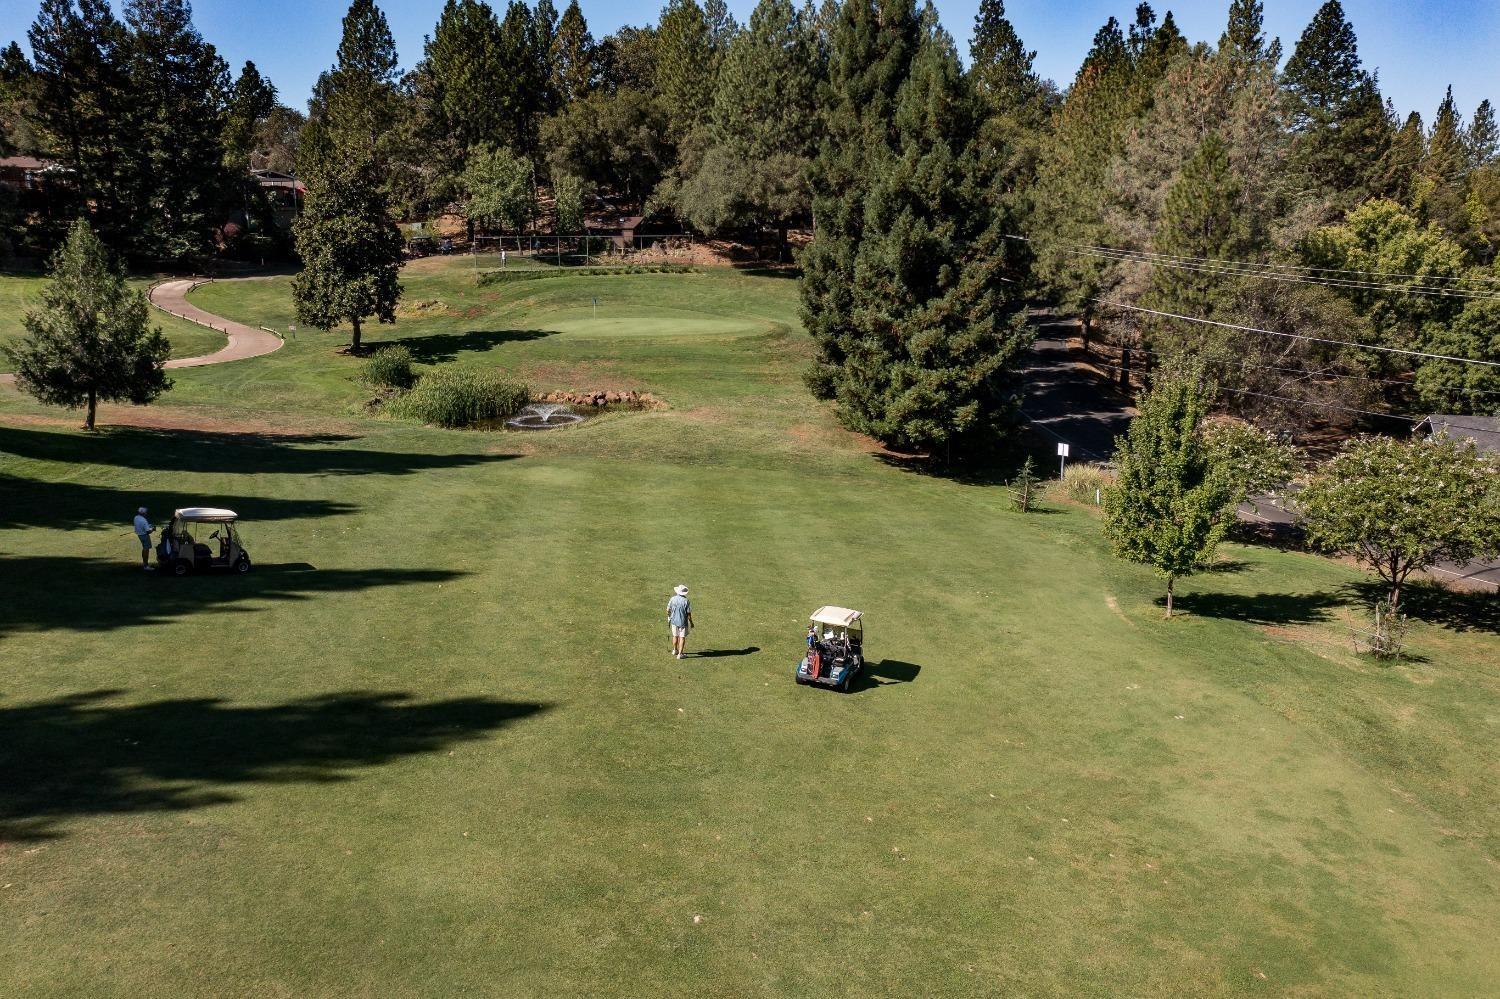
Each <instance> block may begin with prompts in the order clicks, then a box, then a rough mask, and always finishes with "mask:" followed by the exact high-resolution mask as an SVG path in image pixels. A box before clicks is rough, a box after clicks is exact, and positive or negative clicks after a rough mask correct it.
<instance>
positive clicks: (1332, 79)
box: [1282, 0, 1392, 208]
mask: <svg viewBox="0 0 1500 999" xmlns="http://www.w3.org/2000/svg"><path fill="white" fill-rule="evenodd" d="M1282 86H1283V88H1284V91H1285V93H1286V100H1287V111H1288V116H1289V120H1290V126H1291V129H1292V132H1293V133H1294V134H1295V135H1296V137H1297V141H1296V143H1295V144H1294V146H1293V161H1294V164H1293V165H1294V166H1295V167H1296V168H1297V169H1298V170H1299V171H1300V173H1301V175H1302V176H1303V177H1304V178H1306V179H1307V183H1308V184H1310V185H1311V186H1314V187H1319V188H1323V189H1326V190H1328V191H1331V192H1332V193H1333V194H1334V195H1335V196H1338V197H1340V198H1341V199H1342V205H1343V207H1345V208H1348V207H1353V205H1355V204H1358V203H1359V202H1360V201H1363V200H1364V199H1365V198H1366V197H1368V196H1369V194H1370V189H1371V187H1372V175H1373V174H1374V173H1375V171H1376V170H1377V168H1378V164H1379V162H1380V159H1381V157H1382V156H1383V155H1384V154H1385V151H1386V149H1387V148H1388V147H1389V144H1390V141H1391V137H1392V135H1391V128H1390V125H1389V122H1388V121H1387V118H1386V114H1385V105H1384V103H1383V102H1382V101H1381V99H1380V89H1379V87H1378V86H1377V85H1376V82H1375V80H1374V79H1373V78H1372V77H1371V76H1370V75H1369V74H1368V73H1366V72H1365V71H1364V70H1363V69H1362V68H1361V66H1360V60H1359V46H1358V43H1357V41H1356V39H1355V35H1354V26H1353V25H1352V24H1350V23H1349V21H1348V19H1347V18H1345V17H1344V8H1343V5H1342V4H1340V3H1339V0H1327V2H1326V3H1324V4H1323V6H1322V7H1320V8H1318V12H1317V13H1316V14H1315V15H1314V16H1313V19H1312V21H1311V22H1310V23H1309V24H1308V26H1307V28H1306V30H1304V31H1303V32H1302V37H1301V38H1300V39H1298V41H1297V47H1296V49H1294V50H1293V52H1292V57H1291V59H1289V60H1288V61H1287V64H1286V70H1285V71H1284V72H1283V74H1282Z"/></svg>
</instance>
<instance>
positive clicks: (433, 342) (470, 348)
mask: <svg viewBox="0 0 1500 999" xmlns="http://www.w3.org/2000/svg"><path fill="white" fill-rule="evenodd" d="M556 335H557V331H556V330H469V331H468V332H465V333H429V334H426V335H425V336H423V335H413V336H405V337H401V338H399V339H396V340H387V341H383V342H381V343H379V344H376V345H375V346H376V347H386V346H394V345H397V344H399V345H400V346H402V347H405V348H406V349H407V350H409V351H411V356H412V360H414V361H420V362H421V363H423V364H438V363H441V362H443V361H452V360H456V359H457V358H458V355H459V354H476V353H483V352H485V351H489V350H494V349H495V348H496V347H499V346H501V345H503V344H507V343H525V342H527V341H529V340H542V339H545V338H546V337H549V336H556Z"/></svg>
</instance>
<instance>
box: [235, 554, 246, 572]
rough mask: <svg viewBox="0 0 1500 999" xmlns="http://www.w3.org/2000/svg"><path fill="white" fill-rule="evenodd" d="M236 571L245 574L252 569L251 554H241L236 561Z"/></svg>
mask: <svg viewBox="0 0 1500 999" xmlns="http://www.w3.org/2000/svg"><path fill="white" fill-rule="evenodd" d="M234 571H235V572H237V573H239V574H240V575H241V576H243V575H244V574H245V573H247V572H249V571H250V556H249V555H241V556H240V558H239V561H238V562H236V563H234Z"/></svg>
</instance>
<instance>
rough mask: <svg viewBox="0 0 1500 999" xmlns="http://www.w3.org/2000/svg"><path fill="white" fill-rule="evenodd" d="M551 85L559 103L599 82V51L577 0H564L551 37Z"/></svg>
mask: <svg viewBox="0 0 1500 999" xmlns="http://www.w3.org/2000/svg"><path fill="white" fill-rule="evenodd" d="M551 66H552V86H553V89H554V90H555V91H556V92H557V94H558V97H559V100H560V101H561V102H562V105H563V106H567V105H568V104H571V103H573V102H574V101H576V100H581V99H582V98H584V97H586V96H587V95H588V94H589V93H590V92H591V91H592V90H593V89H594V88H595V87H596V86H598V85H599V54H598V51H597V46H596V45H595V44H594V36H593V35H591V34H589V25H588V21H587V20H586V19H585V18H584V16H583V8H581V7H579V6H578V0H568V7H567V9H566V10H564V11H563V14H562V19H561V20H560V21H559V22H558V25H557V35H556V37H555V38H553V39H552V61H551Z"/></svg>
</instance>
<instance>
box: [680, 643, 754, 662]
mask: <svg viewBox="0 0 1500 999" xmlns="http://www.w3.org/2000/svg"><path fill="white" fill-rule="evenodd" d="M759 651H760V646H759V645H748V646H746V647H745V648H743V649H704V650H703V651H702V652H689V653H688V654H687V657H688V658H689V659H723V658H725V657H726V656H753V655H754V654H755V653H757V652H759Z"/></svg>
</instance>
